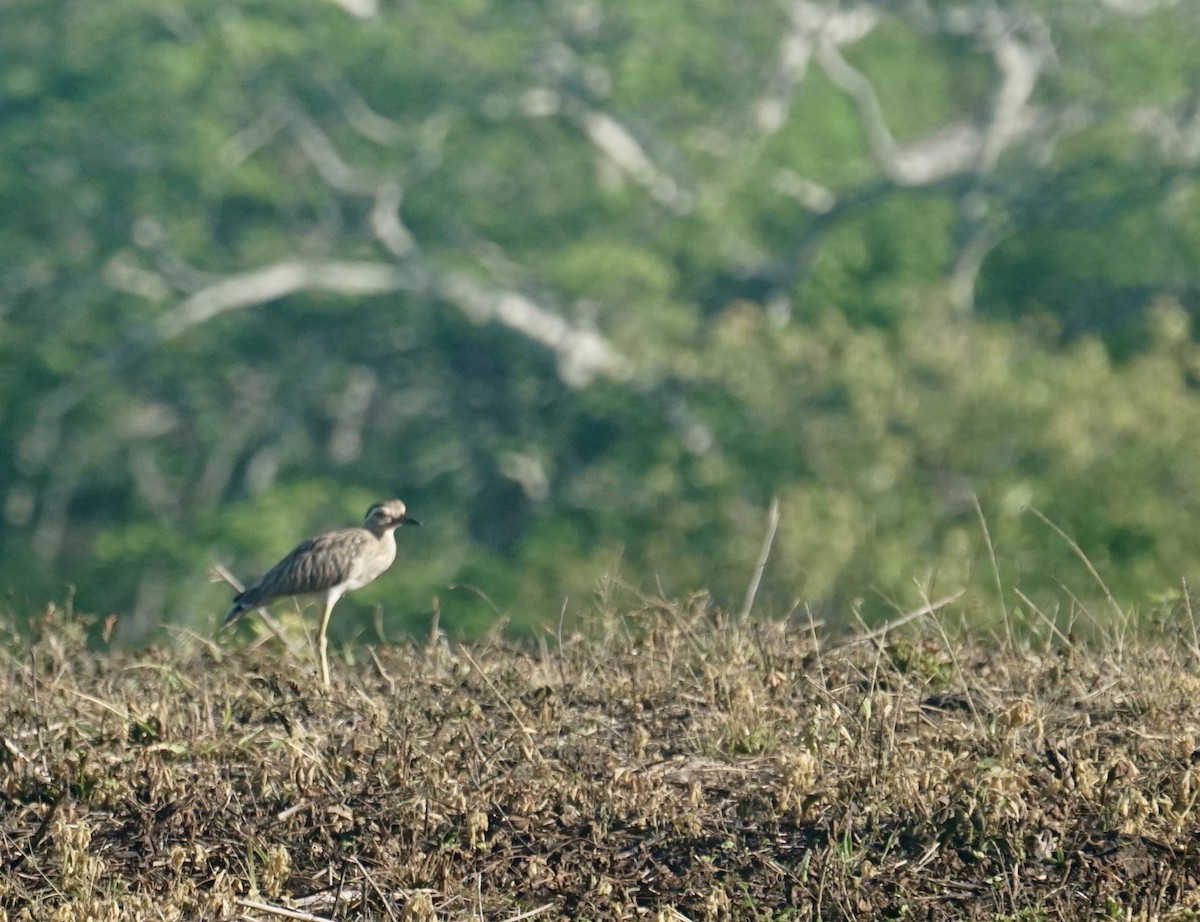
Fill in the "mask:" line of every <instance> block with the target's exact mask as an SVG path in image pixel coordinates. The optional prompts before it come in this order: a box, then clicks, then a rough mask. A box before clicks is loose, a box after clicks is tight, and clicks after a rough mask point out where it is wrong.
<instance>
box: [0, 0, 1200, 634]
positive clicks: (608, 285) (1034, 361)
mask: <svg viewBox="0 0 1200 922" xmlns="http://www.w3.org/2000/svg"><path fill="white" fill-rule="evenodd" d="M0 124H2V125H3V128H4V130H3V131H2V132H0V151H2V152H3V156H2V157H0V163H2V164H3V165H4V166H3V168H2V169H0V209H2V211H3V214H4V215H5V220H4V221H3V222H2V223H0V489H2V490H3V506H2V509H0V513H2V516H0V585H3V586H4V587H6V588H7V590H8V591H9V593H10V603H9V604H10V605H11V606H16V607H21V606H29V605H33V604H34V603H35V602H36V601H37V600H41V599H45V598H47V597H53V596H55V595H61V593H62V592H63V591H64V587H65V586H67V585H71V586H73V587H75V588H74V591H75V592H76V593H77V594H78V596H79V599H80V602H81V603H83V604H86V606H87V607H88V608H89V609H91V610H99V611H113V612H117V613H118V614H119V615H120V620H119V631H120V636H121V637H122V638H124V639H126V640H129V641H138V640H141V639H144V638H146V637H148V636H150V635H151V633H152V632H153V631H154V629H155V628H156V626H157V625H158V624H160V623H162V622H174V623H181V624H191V625H193V626H196V625H206V624H212V623H214V619H215V618H216V617H217V616H219V614H220V613H221V611H222V610H223V605H224V603H225V601H226V599H227V597H228V592H227V590H226V589H225V588H224V587H214V586H210V585H209V584H208V575H207V573H208V569H209V566H210V564H211V562H212V561H214V560H220V561H224V562H225V563H226V564H227V565H228V566H230V568H231V569H232V570H233V571H234V572H235V573H239V574H241V575H242V576H243V577H244V578H245V577H250V576H252V575H255V574H256V573H257V572H259V571H260V570H261V569H262V568H264V567H266V566H268V565H270V564H271V563H273V562H274V560H276V559H278V557H279V556H281V555H282V554H283V553H285V552H286V551H287V550H288V549H289V548H290V547H291V546H292V544H294V543H295V542H296V541H297V540H299V539H300V538H302V537H304V536H305V535H307V534H309V533H311V532H312V531H314V530H317V529H320V528H324V527H332V526H335V525H343V524H348V523H349V522H352V521H355V520H357V519H359V518H360V517H361V515H362V513H363V512H364V511H365V510H366V508H367V506H369V505H370V503H371V502H372V501H374V500H376V499H381V498H386V497H389V496H393V495H396V496H401V497H402V498H404V499H405V500H406V501H407V502H408V504H409V506H410V508H411V509H412V510H413V511H414V512H415V513H417V514H419V515H420V517H421V518H422V519H423V520H424V521H425V523H426V528H425V529H423V530H422V532H421V533H417V534H411V533H406V534H402V535H401V541H400V543H401V546H402V563H401V565H400V566H398V567H397V568H396V569H395V571H393V572H392V573H390V574H389V575H388V576H387V577H386V578H385V579H384V580H380V581H379V582H378V583H376V584H374V585H372V586H371V587H368V588H367V589H364V590H363V591H362V592H361V593H359V594H357V595H356V596H355V597H353V598H354V599H357V601H347V602H345V603H343V607H345V608H348V609H353V607H354V606H355V605H357V606H358V610H359V611H360V612H364V613H365V612H366V611H368V610H369V609H370V608H371V607H373V606H379V607H380V610H381V612H382V615H383V619H384V622H385V623H386V624H389V625H393V626H396V627H401V626H408V627H413V626H417V625H421V624H424V623H425V622H426V621H427V619H428V617H429V612H430V609H431V604H432V602H431V599H432V598H433V597H434V596H438V597H439V600H440V608H441V612H442V623H443V625H444V626H449V627H451V628H452V629H454V630H460V631H464V632H474V631H478V630H481V629H483V628H484V627H485V626H486V625H487V624H489V623H490V622H491V621H492V620H494V618H495V617H496V614H497V613H498V612H499V613H502V614H504V615H505V616H507V617H509V618H511V620H512V621H513V622H514V623H515V624H518V625H520V624H527V625H528V624H536V623H546V622H552V621H554V620H555V619H557V617H558V613H559V611H560V609H561V607H562V605H563V599H564V598H565V597H569V598H570V599H571V600H572V602H571V603H570V606H569V612H571V613H575V612H579V611H584V610H586V604H587V603H586V599H587V597H588V595H589V593H590V592H592V591H593V590H595V588H596V587H597V586H598V585H600V584H602V582H603V581H604V580H605V579H606V578H608V579H610V580H611V579H612V578H613V574H619V578H620V579H623V580H625V581H628V582H631V583H633V584H634V585H635V586H636V587H638V588H640V589H642V590H644V591H647V592H659V591H661V592H666V593H671V594H676V593H683V592H687V591H691V590H706V591H710V592H711V593H712V594H713V595H714V596H715V597H716V599H717V600H718V601H719V602H721V603H722V604H725V605H729V606H732V607H737V606H738V605H739V604H740V603H741V600H742V595H743V593H744V592H745V589H746V585H747V582H748V581H749V579H750V576H751V573H752V571H753V569H754V566H755V562H756V560H757V559H758V557H759V554H760V550H761V546H762V543H763V539H764V533H765V531H766V528H767V509H768V507H769V506H770V504H771V501H772V499H773V498H777V499H778V501H779V509H780V516H779V524H778V530H777V532H776V534H775V536H774V540H773V542H772V544H771V548H770V551H771V553H770V558H769V561H768V563H767V566H766V569H765V571H764V573H763V580H762V584H761V587H760V589H759V593H758V596H757V603H756V604H757V606H758V608H759V609H760V610H762V611H765V612H769V613H773V614H777V615H782V614H784V613H786V612H788V611H792V610H794V609H795V607H796V606H808V607H810V608H811V609H812V610H814V611H815V612H818V613H819V614H820V616H821V617H824V618H826V619H827V620H829V621H833V622H836V621H846V620H848V619H851V618H854V617H863V618H866V619H868V620H871V619H874V618H878V617H880V616H881V615H882V614H883V613H885V612H888V611H891V610H892V609H893V608H894V607H896V606H899V607H902V608H903V607H911V606H914V605H919V604H921V603H922V601H923V600H924V599H925V597H928V598H934V597H936V596H938V595H939V594H943V595H944V594H945V593H947V592H950V591H955V590H957V589H959V588H967V589H968V590H970V592H971V598H972V599H973V600H974V603H973V604H974V610H975V611H976V612H977V614H978V617H979V619H980V620H981V622H986V621H988V620H991V619H995V618H996V617H998V615H999V614H1000V613H1004V612H1007V613H1008V615H1009V616H1010V617H1012V616H1014V613H1015V614H1016V615H1019V616H1022V617H1028V616H1032V612H1033V610H1034V608H1035V606H1040V605H1043V604H1049V603H1047V602H1046V601H1045V600H1047V599H1049V598H1051V597H1055V598H1057V597H1061V592H1060V586H1061V585H1062V584H1066V585H1068V586H1069V588H1070V591H1071V592H1072V593H1074V594H1075V595H1076V596H1077V598H1078V603H1079V604H1080V605H1081V606H1089V608H1088V610H1089V611H1093V610H1094V611H1096V612H1097V614H1099V613H1100V610H1099V609H1098V608H1094V607H1090V606H1092V603H1093V602H1094V601H1095V599H1098V598H1101V597H1102V595H1103V590H1102V589H1101V588H1100V587H1099V586H1098V584H1097V583H1096V581H1095V580H1094V579H1093V577H1092V576H1091V575H1090V574H1089V571H1088V567H1087V566H1085V564H1084V562H1083V561H1082V560H1081V559H1080V558H1081V555H1085V556H1086V557H1087V559H1088V561H1089V562H1090V566H1091V567H1092V568H1094V569H1095V571H1096V572H1097V573H1099V574H1100V575H1101V576H1102V578H1103V580H1104V581H1105V583H1106V584H1107V586H1108V588H1109V589H1111V590H1112V591H1113V592H1114V593H1117V594H1119V595H1121V597H1123V598H1129V599H1131V600H1133V601H1134V602H1135V603H1137V602H1141V601H1147V602H1153V601H1156V600H1158V599H1161V598H1162V597H1164V595H1167V594H1170V593H1172V592H1174V591H1175V589H1176V588H1178V587H1180V586H1181V583H1180V580H1181V578H1187V577H1189V576H1193V577H1194V576H1195V574H1196V567H1195V565H1194V561H1195V558H1196V551H1197V544H1196V542H1195V540H1194V538H1193V535H1194V532H1195V529H1194V523H1195V522H1196V521H1197V519H1198V518H1200V466H1198V465H1196V464H1195V463H1194V462H1193V460H1192V449H1193V446H1195V445H1196V444H1200V442H1198V436H1200V401H1198V400H1197V392H1196V389H1197V381H1198V380H1200V348H1197V343H1196V331H1195V329H1194V323H1193V321H1194V318H1195V316H1196V315H1197V312H1198V311H1200V274H1198V273H1197V269H1196V265H1197V253H1200V201H1198V198H1197V194H1198V192H1200V188H1198V181H1197V175H1198V174H1197V165H1198V162H1200V9H1197V8H1194V7H1192V6H1191V5H1188V4H1181V3H1175V2H1169V0H1157V2H1156V0H1141V2H1137V3H1134V2H1117V0H1108V2H1105V3H1082V2H1068V3H1057V2H1056V3H1049V2H1040V0H1018V2H1012V3H994V2H991V0H961V2H940V0H939V2H923V0H918V2H914V3H906V4H891V3H883V2H877V0H863V2H859V3H854V4H846V3H817V2H810V0H773V2H769V3H764V4H758V5H754V6H752V7H745V6H738V5H731V4H728V3H723V2H714V0H697V2H693V3H689V4H668V3H654V2H651V3H647V2H638V0H615V2H610V3H604V4H601V3H599V2H596V0H549V2H522V0H514V2H509V3H503V4H494V3H487V2H482V0H446V2H442V3H437V4H380V3H378V2H377V0H332V2H325V3H317V2H313V3H308V4H300V5H298V4H295V3H285V2H282V0H257V2H248V0H241V2H231V3H225V4H216V5H214V4H208V3H198V2H191V0H185V2H177V3H173V4H169V5H166V6H164V5H163V4H161V3H147V2H144V0H111V2H108V3H105V4H81V3H75V2H67V0H43V2H39V3H30V2H17V3H10V4H8V5H6V6H4V7H3V8H0ZM1031 510H1033V511H1031ZM1053 526H1056V527H1057V529H1059V530H1061V532H1062V534H1059V532H1058V531H1056V528H1055V527H1053ZM993 560H994V564H993ZM606 575H607V577H606ZM997 584H999V586H1000V590H999V591H1000V595H997V589H996V586H997ZM340 610H341V609H339V611H340ZM1022 613H1023V614H1022ZM348 620H350V621H353V619H348ZM337 630H341V631H342V632H343V636H349V634H350V633H352V632H354V631H356V630H358V627H357V626H355V624H353V623H350V624H346V623H344V624H343V625H342V626H341V627H340V628H339V627H338V626H337V625H335V632H336V631H337Z"/></svg>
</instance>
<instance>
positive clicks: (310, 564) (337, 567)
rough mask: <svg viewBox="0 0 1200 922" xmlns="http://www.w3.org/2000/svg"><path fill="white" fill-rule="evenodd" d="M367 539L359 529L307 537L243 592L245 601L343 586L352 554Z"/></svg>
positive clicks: (369, 535) (259, 600) (364, 543)
mask: <svg viewBox="0 0 1200 922" xmlns="http://www.w3.org/2000/svg"><path fill="white" fill-rule="evenodd" d="M370 540H371V534H370V532H367V531H364V530H363V529H361V528H341V529H338V530H337V531H327V532H325V533H323V534H320V535H316V536H315V537H312V538H309V539H308V540H307V541H305V542H303V543H302V544H300V545H299V546H297V547H296V549H295V550H293V551H292V552H291V553H290V554H288V555H287V556H286V557H284V558H283V560H281V561H279V563H277V564H275V566H273V567H271V569H270V570H268V571H267V572H266V573H264V574H263V575H262V576H261V577H260V578H259V580H258V581H257V582H256V583H255V584H254V585H253V586H251V587H250V588H249V589H247V590H246V592H245V593H244V595H245V596H246V601H248V602H249V603H250V604H251V605H260V604H262V603H264V602H266V601H267V600H269V599H274V598H278V597H279V596H284V595H303V594H305V593H310V592H323V591H324V590H326V589H329V588H331V587H333V586H336V585H338V584H339V583H344V582H345V581H346V580H347V579H348V578H349V577H350V575H351V573H352V569H353V566H354V561H355V558H356V555H358V554H359V553H361V552H362V550H363V549H364V547H365V546H366V545H367V544H368V543H369V542H370Z"/></svg>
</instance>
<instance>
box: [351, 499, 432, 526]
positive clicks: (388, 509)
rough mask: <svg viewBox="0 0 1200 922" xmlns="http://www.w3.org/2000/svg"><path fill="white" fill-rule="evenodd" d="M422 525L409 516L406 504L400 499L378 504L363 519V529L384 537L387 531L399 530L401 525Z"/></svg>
mask: <svg viewBox="0 0 1200 922" xmlns="http://www.w3.org/2000/svg"><path fill="white" fill-rule="evenodd" d="M420 524H421V523H420V522H418V521H417V520H416V519H414V518H413V517H412V516H411V515H409V514H408V510H407V509H406V508H405V506H404V503H402V502H401V501H400V500H398V499H389V500H385V501H384V502H382V503H376V504H375V505H374V506H372V507H371V508H370V509H368V510H367V517H366V518H365V519H363V528H365V529H367V530H368V531H373V532H374V533H375V534H377V535H382V534H383V533H384V532H385V531H389V530H390V529H393V528H399V527H400V526H401V525H420Z"/></svg>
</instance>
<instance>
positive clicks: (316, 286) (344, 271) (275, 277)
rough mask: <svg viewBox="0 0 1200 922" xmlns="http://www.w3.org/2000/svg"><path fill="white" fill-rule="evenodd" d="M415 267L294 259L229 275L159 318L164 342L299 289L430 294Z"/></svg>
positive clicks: (339, 292)
mask: <svg viewBox="0 0 1200 922" xmlns="http://www.w3.org/2000/svg"><path fill="white" fill-rule="evenodd" d="M424 287H425V286H424V279H423V278H422V277H421V273H419V272H417V271H416V270H415V268H412V267H410V268H403V267H400V266H393V265H387V264H385V263H374V262H342V261H337V260H330V261H327V262H314V263H306V262H300V261H288V262H281V263H276V264H275V265H273V266H267V267H266V268H263V269H255V270H253V271H250V272H242V273H239V274H237V275H232V276H229V277H227V278H225V279H222V280H221V281H219V282H217V283H216V284H214V285H211V286H210V287H208V288H204V289H202V290H201V291H198V292H196V293H195V294H194V295H192V296H191V297H189V298H187V299H186V300H185V301H183V303H182V304H180V305H179V306H178V307H176V308H174V309H173V310H171V311H168V312H167V313H166V314H164V315H163V316H162V317H160V318H159V321H158V324H157V332H158V335H159V337H160V338H161V339H164V340H165V339H172V338H174V337H176V336H178V335H180V334H181V333H184V332H186V331H187V330H189V329H191V328H192V327H194V326H198V325H200V324H202V323H204V322H205V321H207V320H211V319H212V318H213V317H216V316H217V315H219V314H223V313H225V312H227V311H231V310H237V309H239V308H243V307H255V306H257V305H260V304H266V303H268V302H270V301H275V300H277V299H279V298H282V297H284V296H285V295H290V294H295V293H296V292H298V291H305V290H316V291H332V292H336V293H338V294H344V295H372V294H384V293H386V292H390V291H404V290H407V291H420V290H424Z"/></svg>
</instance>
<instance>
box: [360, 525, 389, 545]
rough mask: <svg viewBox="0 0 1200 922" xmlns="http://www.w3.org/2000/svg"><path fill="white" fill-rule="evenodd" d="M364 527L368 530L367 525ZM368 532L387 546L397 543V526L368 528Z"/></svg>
mask: <svg viewBox="0 0 1200 922" xmlns="http://www.w3.org/2000/svg"><path fill="white" fill-rule="evenodd" d="M363 527H364V528H366V526H365V525H364V526H363ZM367 531H369V532H370V533H371V534H373V535H374V536H375V537H376V538H378V539H379V540H380V541H382V542H384V543H385V544H395V543H396V526H395V525H393V526H392V527H391V528H367Z"/></svg>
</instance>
